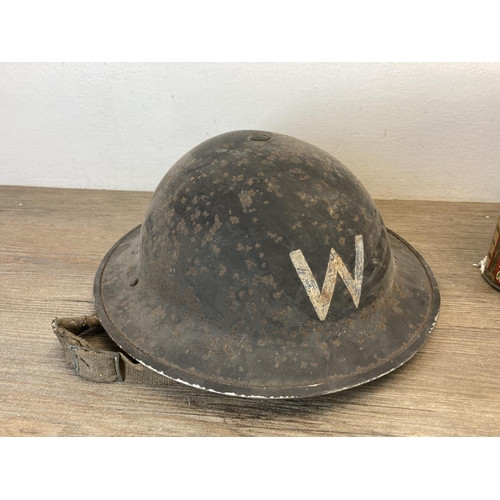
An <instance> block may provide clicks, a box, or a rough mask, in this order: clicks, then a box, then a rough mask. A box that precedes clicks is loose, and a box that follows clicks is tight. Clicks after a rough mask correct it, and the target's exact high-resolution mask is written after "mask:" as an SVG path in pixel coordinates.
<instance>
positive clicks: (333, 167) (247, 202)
mask: <svg viewBox="0 0 500 500" xmlns="http://www.w3.org/2000/svg"><path fill="white" fill-rule="evenodd" d="M94 296H95V303H96V311H97V314H98V317H99V320H100V321H101V323H102V325H103V326H104V328H105V329H106V331H107V332H108V334H109V335H110V336H111V338H112V339H113V340H114V341H115V342H116V343H117V344H118V345H119V346H120V347H121V348H122V349H123V350H124V351H125V352H127V353H128V354H129V355H130V356H132V357H133V358H134V359H136V360H137V361H139V362H140V363H142V364H143V365H145V366H147V367H149V368H151V369H152V370H154V371H156V372H158V373H160V374H162V375H165V376H166V377H169V378H172V379H174V380H177V381H178V382H182V383H184V384H188V385H190V386H194V387H198V388H200V389H205V390H209V391H212V392H216V393H222V394H228V395H233V396H246V397H260V398H291V397H306V396H315V395H319V394H325V393H330V392H335V391H340V390H343V389H346V388H349V387H353V386H356V385H359V384H362V383H365V382H368V381H370V380H373V379H375V378H378V377H380V376H382V375H384V374H386V373H388V372H390V371H392V370H394V369H395V368H397V367H399V366H401V365H402V364H403V363H405V362H406V361H408V360H409V359H410V358H411V357H412V356H413V355H414V354H415V353H416V352H417V351H418V349H419V348H420V347H421V346H422V344H423V342H424V341H425V340H426V338H427V337H428V335H429V334H430V332H431V331H432V329H433V328H434V326H435V324H436V320H437V315H438V311H439V302H440V298H439V292H438V289H437V285H436V281H435V279H434V277H433V275H432V273H431V270H430V269H429V267H428V265H427V264H426V263H425V261H424V260H423V258H422V257H421V256H420V255H419V254H418V253H417V252H416V251H415V250H414V249H413V248H412V247H411V246H410V245H409V244H408V243H406V242H405V241H404V240H403V239H402V238H400V237H399V236H398V235H396V234H395V233H393V232H392V231H390V230H388V229H386V228H385V226H384V223H383V221H382V218H381V216H380V213H379V211H378V209H377V207H376V206H375V204H374V202H373V200H372V198H371V197H370V195H369V194H368V192H367V191H366V190H365V189H364V188H363V186H362V185H361V183H360V182H359V181H358V180H357V179H356V177H355V176H354V175H353V174H352V173H351V172H350V171H349V170H348V169H347V168H346V167H344V166H343V165H342V164H341V163H340V162H339V161H338V160H336V159H335V158H333V157H332V156H330V155H329V154H328V153H326V152H324V151H322V150H321V149H319V148H317V147H315V146H312V145H310V144H308V143H306V142H303V141H300V140H298V139H295V138H292V137H289V136H286V135H281V134H276V133H272V132H261V131H253V130H243V131H236V132H229V133H226V134H222V135H219V136H217V137H215V138H212V139H209V140H207V141H205V142H203V143H202V144H200V145H199V146H197V147H195V148H194V149H192V150H191V151H189V152H188V153H187V154H186V155H184V156H183V157H182V158H181V159H180V160H179V161H178V162H177V163H176V164H175V165H174V166H173V167H172V168H171V169H170V170H169V171H168V172H167V174H166V175H165V177H164V178H163V179H162V181H161V182H160V184H159V185H158V188H157V189H156V191H155V193H154V195H153V197H152V199H151V202H150V204H149V206H148V209H147V211H146V214H145V219H144V222H143V224H142V225H140V226H137V227H136V228H134V229H132V231H130V232H129V233H128V234H126V235H125V236H123V237H122V238H121V239H120V240H119V241H118V242H117V243H116V244H115V245H114V246H113V247H112V248H111V250H110V251H109V252H108V253H107V255H106V256H105V258H104V260H103V262H102V263H101V265H100V267H99V269H98V271H97V274H96V277H95V283H94Z"/></svg>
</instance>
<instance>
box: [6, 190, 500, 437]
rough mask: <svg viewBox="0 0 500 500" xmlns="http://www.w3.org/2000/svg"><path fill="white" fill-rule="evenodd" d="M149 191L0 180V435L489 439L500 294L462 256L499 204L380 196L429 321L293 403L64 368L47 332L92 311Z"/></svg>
mask: <svg viewBox="0 0 500 500" xmlns="http://www.w3.org/2000/svg"><path fill="white" fill-rule="evenodd" d="M150 197H151V193H142V192H141V193H139V192H117V191H87V190H69V189H49V188H28V187H13V186H4V187H0V435H2V436H24V435H36V436H75V435H78V436H80V435H82V436H102V435H105V436H112V435H113V436H114V435H118V436H129V435H135V436H162V435H170V436H172V435H181V436H208V435H210V436H235V435H242V436H253V435H264V436H272V435H284V436H290V435H324V436H325V435H347V436H353V435H356V436H357V435H384V436H387V435H397V436H409V435H425V436H431V435H453V436H456V435H472V436H493V435H500V293H499V292H497V291H496V290H494V289H493V288H491V287H490V286H489V285H488V284H487V283H486V282H485V281H484V280H483V279H482V277H481V275H480V272H479V270H478V268H477V267H474V266H473V264H477V263H479V261H480V260H481V259H482V258H483V257H484V256H485V255H486V253H487V251H488V247H489V244H490V240H491V238H492V236H493V232H494V229H495V224H496V220H497V218H498V215H499V213H500V204H484V203H448V202H421V201H377V205H378V207H379V208H380V211H381V213H382V216H383V218H384V221H385V223H386V225H387V227H389V228H391V229H392V230H394V231H396V232H397V233H398V234H400V235H401V236H402V237H403V238H405V239H406V240H407V241H409V242H410V243H411V244H412V245H413V246H414V247H415V248H416V249H417V250H418V251H419V252H420V253H421V254H422V255H423V257H424V258H425V259H426V261H427V262H428V264H429V265H430V267H431V269H432V270H433V272H434V274H435V276H436V279H437V281H438V284H439V288H440V292H441V315H440V317H439V320H438V323H437V327H436V329H435V330H434V332H433V333H432V334H431V336H430V338H429V339H428V340H427V342H426V343H425V344H424V346H423V347H422V349H421V350H420V351H419V353H418V354H417V355H416V356H415V357H414V358H413V359H411V360H410V361H409V362H408V363H407V364H405V365H404V366H402V367H401V368H399V369H398V370H396V371H395V372H393V373H391V374H389V375H387V376H385V377H382V378H381V379H379V380H376V381H374V382H371V383H369V384H365V385H363V386H360V387H358V388H355V389H351V390H348V391H344V392H341V393H337V394H331V395H327V396H321V397H317V398H310V399H303V400H281V401H269V400H248V399H239V398H232V397H228V396H219V395H216V394H211V393H207V392H203V391H201V390H197V389H194V388H190V387H187V386H183V385H180V384H177V383H174V384H173V385H171V386H166V387H165V386H163V387H148V386H144V385H132V384H126V383H123V384H120V383H117V384H98V383H94V382H89V381H86V380H84V379H82V378H80V377H78V376H77V375H75V374H74V372H73V371H72V369H71V368H70V367H68V366H67V365H66V364H65V361H64V357H63V352H62V348H61V346H60V345H59V343H58V341H57V338H56V337H55V335H54V333H53V332H52V329H51V326H50V325H51V321H52V320H53V319H54V318H55V317H56V316H58V317H62V316H78V315H83V314H91V313H93V312H94V310H93V297H92V284H93V279H94V275H95V272H96V270H97V267H98V265H99V263H100V262H101V260H102V258H103V256H104V254H105V253H106V252H107V251H108V250H109V248H110V247H111V246H112V245H113V244H114V243H115V242H116V241H117V240H118V239H119V238H120V237H121V236H122V235H123V234H125V233H126V232H127V231H129V230H130V229H131V228H132V227H134V226H135V225H137V224H140V223H141V221H142V217H143V214H144V212H145V209H146V207H147V204H148V202H149V199H150Z"/></svg>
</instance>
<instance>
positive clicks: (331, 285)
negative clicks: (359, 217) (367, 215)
mask: <svg viewBox="0 0 500 500" xmlns="http://www.w3.org/2000/svg"><path fill="white" fill-rule="evenodd" d="M355 248H356V263H355V265H354V278H353V277H352V276H351V274H350V273H349V271H348V270H347V267H346V266H345V264H344V261H343V260H342V259H341V258H340V255H339V254H338V253H337V252H336V251H335V250H334V249H333V248H332V249H331V250H330V258H329V260H328V267H327V268H326V274H325V280H324V281H323V288H322V290H321V292H320V291H319V286H318V283H317V282H316V279H315V278H314V276H313V273H312V272H311V268H310V267H309V264H308V263H307V261H306V259H305V257H304V255H303V253H302V250H295V251H293V252H290V258H291V259H292V262H293V265H294V266H295V269H296V271H297V274H298V275H299V278H300V280H301V281H302V284H303V285H304V288H305V289H306V292H307V295H308V296H309V299H310V300H311V303H312V305H313V307H314V310H315V311H316V314H317V315H318V318H319V320H320V321H324V320H325V318H326V315H327V314H328V310H329V309H330V303H331V301H332V297H333V291H334V289H335V282H336V280H337V273H338V274H339V275H340V277H341V278H342V281H343V282H344V283H345V286H346V287H347V290H349V293H350V294H351V297H352V300H353V302H354V305H355V306H356V308H357V307H358V305H359V299H360V297H361V285H362V284H363V266H364V260H365V252H364V246H363V236H362V235H361V234H358V235H357V236H356V238H355Z"/></svg>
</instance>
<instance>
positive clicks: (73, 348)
mask: <svg viewBox="0 0 500 500" xmlns="http://www.w3.org/2000/svg"><path fill="white" fill-rule="evenodd" d="M69 350H70V351H71V354H72V355H73V364H74V366H75V373H76V374H77V375H80V376H83V375H81V374H80V364H79V361H78V356H77V354H76V353H77V351H79V350H82V351H87V352H91V351H92V349H88V348H87V347H82V346H78V345H70V346H69ZM94 352H95V353H97V354H104V355H105V356H107V357H108V358H112V359H113V361H114V365H115V371H116V377H117V380H116V381H115V382H123V376H122V373H121V369H120V353H118V352H111V351H94ZM84 378H87V377H84Z"/></svg>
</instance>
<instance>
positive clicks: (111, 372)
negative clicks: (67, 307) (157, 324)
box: [52, 315, 174, 385]
mask: <svg viewBox="0 0 500 500" xmlns="http://www.w3.org/2000/svg"><path fill="white" fill-rule="evenodd" d="M52 329H53V330H54V333H55V334H56V336H57V338H58V339H59V342H60V344H61V345H62V347H63V350H64V355H65V357H66V362H67V363H68V364H70V365H72V366H73V368H74V369H75V373H76V374H77V375H80V377H83V378H85V379H87V380H92V381H93V382H107V383H109V382H128V383H132V384H148V385H171V384H173V383H174V381H173V380H171V379H169V378H167V377H163V376H162V375H160V374H158V373H156V372H154V371H152V370H149V369H148V368H146V367H145V366H143V365H141V364H140V363H138V362H136V361H135V360H133V359H131V358H130V357H129V356H128V355H127V354H125V353H124V352H123V351H122V350H121V349H120V348H119V347H118V346H117V345H116V344H115V343H114V342H113V341H112V340H111V339H110V338H109V336H108V335H107V334H106V332H105V331H104V329H103V327H102V326H101V323H100V322H99V319H98V318H97V316H96V315H93V316H79V317H75V318H56V319H54V321H53V322H52Z"/></svg>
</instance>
